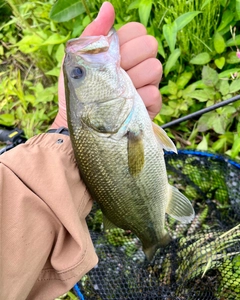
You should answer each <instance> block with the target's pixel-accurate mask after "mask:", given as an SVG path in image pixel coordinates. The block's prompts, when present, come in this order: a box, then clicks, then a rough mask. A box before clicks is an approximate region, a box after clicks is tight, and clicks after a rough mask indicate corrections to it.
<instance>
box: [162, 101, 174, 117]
mask: <svg viewBox="0 0 240 300" xmlns="http://www.w3.org/2000/svg"><path fill="white" fill-rule="evenodd" d="M173 114H174V109H173V108H171V107H169V106H167V105H166V104H164V103H163V104H162V108H161V112H160V115H166V116H172V115H173Z"/></svg>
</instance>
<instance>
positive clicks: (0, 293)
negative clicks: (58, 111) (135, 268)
mask: <svg viewBox="0 0 240 300" xmlns="http://www.w3.org/2000/svg"><path fill="white" fill-rule="evenodd" d="M91 207H92V200H91V198H90V196H89V194H88V192H87V190H86V187H85V185H84V184H83V182H82V180H81V178H80V176H79V172H78V169H77V166H76V162H75V159H74V155H73V150H72V147H71V142H70V138H69V137H68V136H65V135H62V134H55V133H48V134H41V135H38V136H36V137H33V138H31V139H30V140H29V141H27V142H26V143H25V144H22V145H19V146H17V147H16V148H14V149H12V150H10V151H8V152H6V153H4V154H3V155H1V156H0V243H1V244H0V299H11V300H15V299H16V300H21V299H24V300H25V299H28V300H30V299H31V300H38V299H39V300H40V299H41V300H48V299H49V300H52V299H54V298H55V297H57V296H59V295H62V294H64V293H65V292H67V291H68V290H70V289H71V288H72V287H73V285H74V284H75V283H76V282H77V281H78V280H79V279H80V278H81V277H82V276H83V275H84V274H86V273H87V272H88V271H89V270H90V269H91V268H93V267H94V266H95V265H96V264H97V256H96V254H95V251H94V247H93V244H92V241H91V238H90V235H89V231H88V228H87V224H86V221H85V218H86V216H87V215H88V213H89V212H90V210H91Z"/></svg>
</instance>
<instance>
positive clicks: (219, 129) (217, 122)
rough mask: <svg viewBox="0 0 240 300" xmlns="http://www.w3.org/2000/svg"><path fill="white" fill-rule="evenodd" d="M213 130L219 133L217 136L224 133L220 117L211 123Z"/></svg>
mask: <svg viewBox="0 0 240 300" xmlns="http://www.w3.org/2000/svg"><path fill="white" fill-rule="evenodd" d="M213 130H214V131H215V132H216V133H219V134H224V133H225V128H224V119H223V118H221V117H220V116H219V117H217V118H215V121H214V123H213Z"/></svg>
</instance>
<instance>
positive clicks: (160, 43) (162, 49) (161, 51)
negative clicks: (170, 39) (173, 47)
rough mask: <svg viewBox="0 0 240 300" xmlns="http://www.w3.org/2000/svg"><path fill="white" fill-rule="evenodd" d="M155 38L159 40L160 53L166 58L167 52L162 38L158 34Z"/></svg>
mask: <svg viewBox="0 0 240 300" xmlns="http://www.w3.org/2000/svg"><path fill="white" fill-rule="evenodd" d="M155 38H156V40H157V42H158V53H159V54H160V55H162V57H163V58H166V54H165V51H164V48H163V45H162V41H161V39H160V38H159V37H158V36H155Z"/></svg>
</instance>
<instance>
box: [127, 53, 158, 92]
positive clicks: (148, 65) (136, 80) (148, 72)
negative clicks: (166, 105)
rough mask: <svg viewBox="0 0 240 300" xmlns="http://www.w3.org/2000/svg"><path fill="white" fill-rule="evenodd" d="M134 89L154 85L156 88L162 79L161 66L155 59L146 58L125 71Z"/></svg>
mask: <svg viewBox="0 0 240 300" xmlns="http://www.w3.org/2000/svg"><path fill="white" fill-rule="evenodd" d="M127 73H128V75H129V76H130V78H131V79H132V82H133V84H134V86H135V87H136V88H140V87H143V86H145V85H149V84H151V85H155V86H156V87H157V88H158V86H159V83H160V81H161V78H162V64H161V62H160V61H159V60H158V59H157V58H148V59H146V60H144V61H143V62H141V63H140V64H138V65H136V66H135V67H133V68H131V69H129V70H128V71H127Z"/></svg>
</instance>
